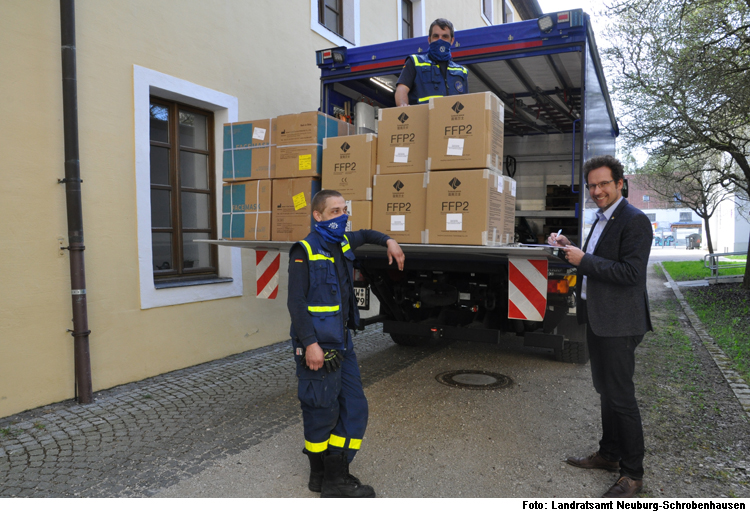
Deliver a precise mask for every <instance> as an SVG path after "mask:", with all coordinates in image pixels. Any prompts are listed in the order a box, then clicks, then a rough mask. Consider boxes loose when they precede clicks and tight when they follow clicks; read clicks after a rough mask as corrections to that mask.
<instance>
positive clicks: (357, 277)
mask: <svg viewBox="0 0 750 526" xmlns="http://www.w3.org/2000/svg"><path fill="white" fill-rule="evenodd" d="M364 280H365V277H364V276H363V275H362V271H361V270H359V269H356V268H355V269H354V281H364Z"/></svg>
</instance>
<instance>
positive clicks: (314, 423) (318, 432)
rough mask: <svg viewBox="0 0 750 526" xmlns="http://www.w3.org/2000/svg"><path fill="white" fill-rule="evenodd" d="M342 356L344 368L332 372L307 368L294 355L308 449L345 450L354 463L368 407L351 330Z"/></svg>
mask: <svg viewBox="0 0 750 526" xmlns="http://www.w3.org/2000/svg"><path fill="white" fill-rule="evenodd" d="M297 343H299V342H297ZM300 345H301V344H300ZM342 354H343V361H342V362H341V367H340V368H339V369H338V370H336V371H334V372H332V373H329V372H328V371H326V369H325V366H324V367H321V368H320V369H318V370H317V371H311V370H309V369H306V368H305V367H304V366H303V365H302V361H301V357H300V356H299V355H296V354H295V360H296V362H297V378H298V379H299V381H298V384H297V397H298V398H299V401H300V405H301V407H302V422H303V424H304V433H305V449H307V450H308V451H311V452H313V453H319V452H321V451H326V450H328V451H330V452H331V453H341V452H342V451H345V452H346V455H347V458H348V459H349V462H351V461H352V460H353V459H354V455H356V454H357V451H359V448H360V446H361V445H362V438H363V437H364V435H365V429H366V428H367V419H368V406H367V399H366V398H365V393H364V390H363V388H362V378H361V376H360V374H359V365H358V364H357V355H356V354H354V346H353V343H352V338H351V334H349V331H347V345H346V349H345V350H343V352H342Z"/></svg>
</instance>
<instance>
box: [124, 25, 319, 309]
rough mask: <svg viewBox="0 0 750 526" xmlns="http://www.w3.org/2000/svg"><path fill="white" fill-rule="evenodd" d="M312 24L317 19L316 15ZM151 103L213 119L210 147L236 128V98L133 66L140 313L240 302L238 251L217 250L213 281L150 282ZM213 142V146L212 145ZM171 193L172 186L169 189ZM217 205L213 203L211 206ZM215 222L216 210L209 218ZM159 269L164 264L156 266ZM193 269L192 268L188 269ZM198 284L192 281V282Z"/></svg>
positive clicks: (218, 159)
mask: <svg viewBox="0 0 750 526" xmlns="http://www.w3.org/2000/svg"><path fill="white" fill-rule="evenodd" d="M316 18H317V13H316ZM153 97H159V99H161V100H164V101H172V102H174V103H177V104H181V105H184V106H185V107H186V108H187V109H188V111H192V110H195V109H201V110H203V111H204V112H207V113H210V114H211V116H212V119H213V130H209V131H208V133H209V135H211V136H212V139H210V140H211V141H212V144H214V145H215V144H221V140H222V128H223V125H224V124H225V123H227V122H237V120H238V115H239V111H238V108H239V102H238V100H237V97H235V96H233V95H229V94H226V93H222V92H219V91H216V90H213V89H209V88H206V87H204V86H201V85H199V84H195V83H193V82H190V81H187V80H184V79H180V78H177V77H173V76H171V75H166V74H164V73H161V72H159V71H154V70H152V69H148V68H144V67H142V66H138V65H133V123H134V129H133V131H134V137H133V139H134V142H135V191H136V213H137V219H138V221H137V228H138V255H137V256H138V279H139V287H140V305H141V309H153V308H156V307H167V306H170V305H183V304H187V303H196V302H199V301H210V300H217V299H223V298H236V297H240V296H242V256H241V254H240V249H239V248H230V247H218V261H217V264H218V272H217V273H218V277H215V278H214V277H211V276H210V275H207V276H206V279H190V280H181V279H175V280H172V281H171V282H167V281H164V280H160V279H155V276H154V256H153V248H154V247H153V239H152V234H153V231H152V228H151V217H152V214H151V103H152V98H153ZM217 141H218V142H217ZM213 157H214V158H215V159H214V166H213V167H212V170H214V173H218V174H220V173H221V169H222V156H215V155H214V156H213ZM216 179H219V178H216V177H214V189H213V192H214V195H217V196H218V195H221V183H222V182H221V180H220V179H219V180H216ZM170 188H171V186H170ZM216 205H218V202H217V203H216ZM214 215H215V216H217V221H218V210H217V212H216V213H215V214H214ZM161 264H163V262H162V263H161ZM193 268H195V265H193ZM196 278H197V276H196Z"/></svg>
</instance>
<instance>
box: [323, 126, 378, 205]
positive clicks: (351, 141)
mask: <svg viewBox="0 0 750 526" xmlns="http://www.w3.org/2000/svg"><path fill="white" fill-rule="evenodd" d="M377 149H378V138H377V136H376V135H374V134H372V133H367V134H363V135H349V136H345V137H329V138H326V139H323V180H322V183H323V189H325V190H337V191H338V192H340V193H341V195H342V196H343V197H344V199H347V200H352V201H371V200H372V176H373V175H374V174H375V163H376V162H377Z"/></svg>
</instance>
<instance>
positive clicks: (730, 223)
mask: <svg viewBox="0 0 750 526" xmlns="http://www.w3.org/2000/svg"><path fill="white" fill-rule="evenodd" d="M711 236H712V238H713V247H714V251H715V252H747V249H748V236H750V223H749V222H748V220H747V217H746V216H745V215H744V214H743V213H742V212H741V210H740V208H739V207H738V206H737V204H736V203H735V202H734V201H733V200H730V199H727V200H725V201H723V202H722V203H721V204H720V205H719V208H718V210H717V211H716V213H715V214H714V215H713V217H712V218H711Z"/></svg>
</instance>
